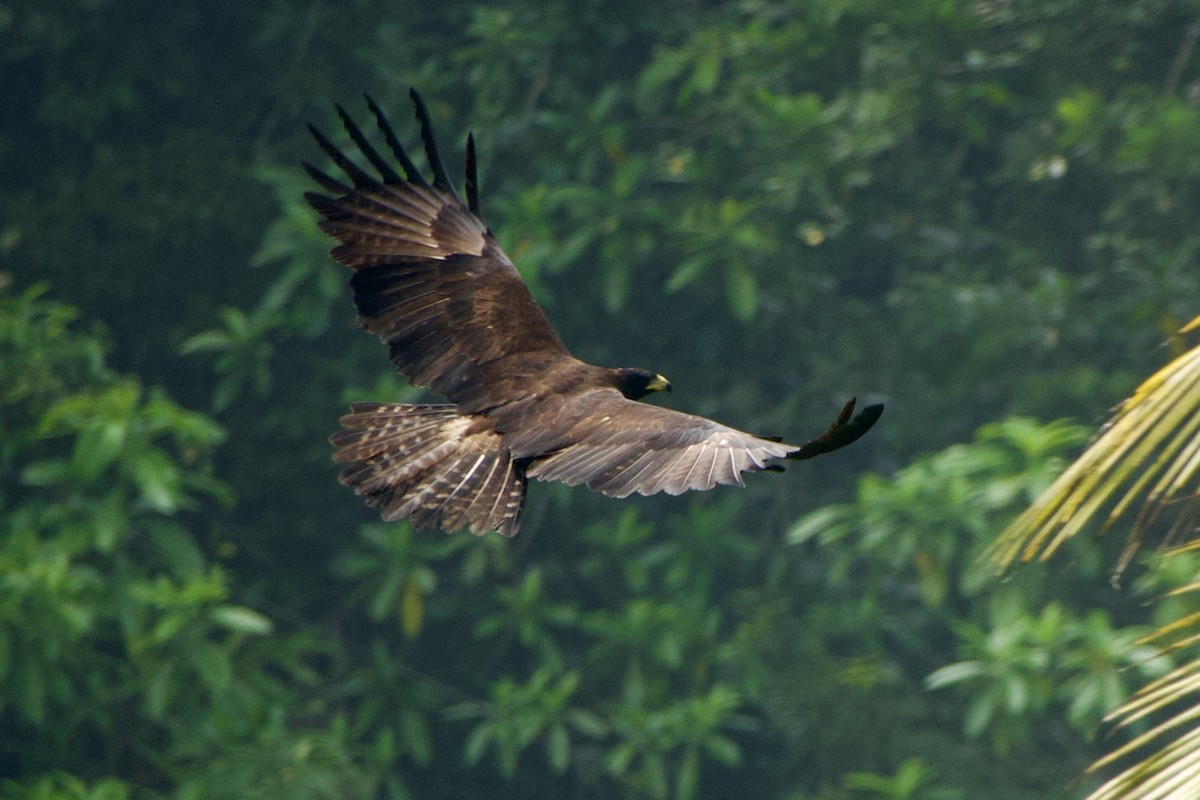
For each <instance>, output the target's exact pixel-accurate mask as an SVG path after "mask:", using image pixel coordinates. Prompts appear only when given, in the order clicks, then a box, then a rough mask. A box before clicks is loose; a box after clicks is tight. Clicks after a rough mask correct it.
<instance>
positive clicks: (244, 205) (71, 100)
mask: <svg viewBox="0 0 1200 800" xmlns="http://www.w3.org/2000/svg"><path fill="white" fill-rule="evenodd" d="M1197 19H1200V3H1197V2H1193V1H1192V0H1186V1H1183V0H1181V1H1179V2H1162V1H1161V0H1135V2H1117V1H1116V0H1098V1H1097V0H1089V1H1088V2H1083V0H1053V1H1052V2H1041V1H1039V2H1034V1H1033V0H1013V1H1012V2H970V3H967V2H960V3H956V2H945V0H936V1H935V0H918V2H910V3H895V2H889V1H888V0H857V1H855V2H851V0H819V1H806V2H801V1H800V0H797V1H796V2H788V1H786V0H781V1H780V2H772V1H771V0H745V2H737V3H708V4H705V3H683V2H667V3H661V4H655V5H654V6H653V8H652V10H648V7H647V6H646V5H645V4H644V3H635V2H632V0H586V1H585V2H573V3H564V2H553V1H551V2H545V1H544V0H539V1H538V2H532V0H516V2H510V3H505V4H496V5H484V4H474V3H466V2H461V3H460V2H442V3H427V2H408V1H407V0H405V1H403V2H391V3H383V2H376V1H375V0H352V1H351V2H344V3H334V2H328V1H327V0H313V1H312V2H308V3H304V4H290V3H282V2H274V3H265V4H247V3H244V2H232V0H216V2H211V3H205V4H192V6H189V7H182V6H179V5H177V4H164V3H151V2H148V1H147V0H127V1H126V2H122V3H116V2H111V1H106V0H45V1H44V2H38V3H24V4H11V3H10V4H0V70H2V71H3V74H2V75H0V77H2V78H3V85H4V86H5V91H4V92H0V174H2V175H4V187H5V189H6V191H5V192H4V195H3V198H2V199H0V204H2V210H3V213H2V214H0V286H2V287H3V288H2V289H0V476H2V477H3V480H0V795H3V796H5V797H9V796H12V797H17V798H39V800H41V799H43V798H55V799H56V800H57V798H88V799H89V800H108V798H123V797H129V798H134V797H136V798H144V797H170V798H180V800H183V799H184V798H201V797H203V798H223V797H229V798H235V797H236V798H244V797H287V798H290V799H293V800H294V799H297V798H347V797H353V798H374V797H387V798H392V797H414V798H424V797H461V798H484V797H487V798H492V797H496V796H512V797H534V796H551V797H579V798H591V797H604V798H612V797H628V798H643V797H644V798H666V797H671V798H676V797H678V798H699V797H714V798H716V797H721V798H724V797H729V796H734V795H736V796H753V797H762V798H789V799H791V800H800V799H801V798H803V799H804V800H818V799H819V800H859V799H860V798H863V799H865V798H916V797H921V798H926V797H928V798H956V797H957V798H985V799H986V798H996V799H997V800H999V799H1000V798H1004V799H1005V800H1009V799H1010V798H1044V797H1047V796H1060V795H1061V796H1083V795H1085V794H1086V793H1087V792H1088V791H1089V790H1090V789H1091V788H1093V787H1094V786H1095V785H1097V783H1098V780H1099V778H1098V777H1096V776H1086V777H1083V778H1079V776H1080V775H1081V773H1082V772H1083V770H1084V769H1085V768H1086V766H1087V765H1088V764H1089V763H1091V762H1092V761H1093V760H1094V759H1096V758H1097V757H1099V756H1100V755H1101V754H1103V753H1104V752H1106V751H1108V750H1110V749H1111V748H1112V747H1113V746H1115V745H1118V744H1119V743H1120V742H1122V741H1125V740H1126V738H1127V737H1129V736H1131V735H1134V734H1136V733H1137V731H1136V730H1133V731H1125V730H1117V731H1110V729H1109V728H1108V727H1106V726H1105V725H1104V724H1103V723H1102V722H1101V720H1102V718H1103V716H1104V715H1105V713H1107V712H1108V711H1109V710H1110V709H1112V708H1113V707H1115V706H1116V705H1118V704H1119V703H1120V702H1121V701H1122V700H1124V699H1126V698H1127V697H1129V696H1130V694H1131V692H1132V691H1133V689H1134V688H1135V687H1136V686H1138V685H1140V684H1142V683H1145V682H1146V681H1148V680H1150V679H1153V678H1154V677H1156V676H1160V675H1163V674H1166V673H1167V672H1168V670H1169V669H1170V667H1171V666H1172V663H1173V662H1177V661H1179V660H1180V659H1182V658H1184V657H1185V656H1186V653H1185V652H1179V653H1176V654H1173V655H1172V656H1171V657H1170V658H1151V657H1150V655H1151V654H1152V651H1151V650H1149V649H1148V648H1147V647H1146V646H1145V645H1142V644H1139V643H1138V637H1139V636H1140V634H1141V633H1142V632H1144V631H1145V630H1147V629H1148V627H1149V626H1152V625H1163V624H1165V623H1167V622H1169V621H1171V620H1172V619H1177V618H1181V617H1183V616H1185V615H1186V614H1187V613H1189V612H1191V611H1194V610H1196V609H1195V607H1194V604H1195V602H1196V600H1195V598H1194V597H1192V596H1191V595H1178V596H1169V597H1167V598H1166V599H1164V600H1162V601H1161V602H1155V603H1153V604H1147V602H1146V601H1147V600H1150V599H1154V598H1160V597H1163V596H1164V595H1165V593H1167V592H1169V591H1170V590H1172V589H1174V588H1176V587H1178V586H1181V585H1185V584H1187V583H1188V581H1190V580H1191V579H1193V578H1194V576H1195V574H1196V572H1197V562H1196V561H1195V556H1194V555H1191V554H1184V555H1183V556H1181V557H1177V558H1172V559H1170V560H1168V561H1165V562H1162V563H1158V562H1155V561H1154V560H1153V559H1152V558H1151V557H1149V554H1147V555H1145V556H1143V557H1141V558H1140V560H1137V561H1135V562H1134V563H1133V564H1132V565H1131V566H1130V567H1129V569H1128V570H1127V571H1126V573H1125V574H1124V576H1123V587H1122V588H1119V589H1118V588H1113V587H1110V586H1109V585H1108V582H1107V575H1108V569H1109V568H1110V566H1111V565H1112V564H1113V563H1114V561H1115V559H1116V556H1117V555H1118V554H1119V552H1120V550H1121V547H1122V544H1123V542H1124V540H1125V536H1123V535H1109V536H1106V537H1103V538H1098V539H1097V538H1095V537H1075V538H1073V539H1071V540H1070V541H1069V542H1066V543H1064V544H1063V546H1062V552H1060V553H1059V557H1058V558H1057V559H1056V560H1055V561H1054V562H1052V563H1051V564H1049V565H1047V566H1045V567H1042V566H1037V567H1032V568H1026V569H1019V570H1016V571H1014V572H1011V573H1009V574H1008V575H1007V576H1006V577H1005V578H1004V579H1003V580H997V579H996V577H995V576H994V575H993V574H992V570H991V568H990V567H988V566H987V565H986V564H983V563H981V562H980V561H978V557H979V555H980V554H981V553H983V552H984V551H985V549H986V547H987V545H988V544H989V543H990V542H991V541H992V540H993V539H994V538H995V537H996V535H997V534H998V533H999V532H1000V531H1001V530H1003V529H1004V527H1005V526H1006V525H1007V524H1008V523H1009V522H1011V521H1012V520H1013V519H1014V518H1016V517H1017V515H1019V514H1020V512H1021V511H1022V510H1023V509H1024V508H1025V507H1026V506H1027V505H1028V504H1029V503H1030V501H1031V500H1032V499H1033V498H1034V497H1036V496H1037V494H1038V493H1039V492H1040V491H1041V490H1042V489H1044V488H1045V487H1046V486H1048V485H1050V484H1051V482H1052V481H1053V479H1054V477H1055V475H1056V474H1057V473H1058V472H1059V471H1060V470H1061V469H1062V467H1063V465H1064V464H1065V462H1066V460H1068V459H1070V458H1073V457H1074V456H1075V455H1077V454H1078V453H1079V452H1080V450H1081V449H1082V448H1083V446H1084V443H1085V440H1086V439H1087V437H1088V435H1089V433H1090V432H1091V431H1092V430H1093V429H1094V428H1095V427H1096V425H1098V424H1099V423H1100V421H1101V420H1103V419H1104V418H1105V417H1106V413H1107V410H1108V409H1109V408H1110V407H1111V406H1112V405H1113V404H1114V403H1116V402H1118V401H1119V400H1121V398H1123V397H1125V396H1127V395H1128V394H1129V393H1130V392H1132V391H1133V390H1134V388H1135V387H1136V386H1137V385H1138V384H1139V382H1140V380H1141V378H1142V377H1144V376H1146V375H1150V374H1152V373H1153V372H1154V371H1155V369H1157V368H1158V367H1159V366H1161V365H1162V364H1164V363H1166V362H1167V361H1168V360H1169V359H1170V357H1171V356H1172V355H1174V354H1177V353H1178V352H1182V351H1183V349H1185V348H1186V347H1187V346H1189V345H1190V344H1193V343H1194V342H1192V341H1190V340H1188V339H1187V338H1186V337H1178V336H1176V335H1175V334H1174V331H1176V330H1177V329H1178V328H1179V326H1180V325H1181V324H1182V323H1183V322H1185V321H1187V320H1189V319H1191V318H1193V317H1194V316H1195V314H1196V308H1197V306H1198V305H1200V303H1198V301H1200V270H1198V269H1197V265H1196V256H1197V253H1198V252H1200V233H1198V232H1197V228H1196V225H1195V220H1196V219H1198V218H1200V181H1198V178H1200V105H1198V104H1197V97H1198V96H1200V56H1198V55H1197V54H1196V53H1195V52H1194V51H1195V45H1196V40H1197V34H1196V32H1197V31H1198V30H1200V28H1198V27H1197V23H1196V20H1197ZM410 85H415V86H418V87H420V88H421V90H422V92H423V94H424V95H425V97H426V98H427V99H428V100H430V101H431V103H430V109H429V111H430V115H431V117H432V120H433V122H434V123H435V124H436V125H437V127H438V129H439V134H440V136H441V137H442V139H443V140H444V141H445V142H447V143H450V142H455V143H460V142H463V141H465V138H466V133H467V128H468V126H469V127H471V128H472V129H473V130H474V132H475V134H476V140H477V142H478V149H479V153H478V166H479V176H478V177H479V184H480V197H481V198H482V201H483V208H482V214H483V217H484V219H486V221H487V224H488V225H489V226H490V227H491V228H492V229H493V230H494V231H495V232H496V235H497V238H498V241H499V244H500V245H501V246H502V247H503V249H504V251H505V252H506V253H507V254H508V255H509V256H511V258H512V260H513V262H514V263H515V264H517V265H518V267H519V268H520V269H521V271H522V278H523V279H524V280H525V282H526V283H527V284H528V285H529V286H530V288H531V290H532V292H533V294H534V296H535V298H536V299H537V301H538V303H539V304H540V305H541V306H542V307H543V308H544V309H545V311H546V315H547V317H548V319H549V320H550V322H551V323H552V324H553V325H554V326H555V328H556V329H557V330H558V332H559V333H560V334H561V337H562V339H563V341H564V342H565V343H566V344H567V346H568V347H570V348H571V350H572V352H574V353H575V355H577V356H578V357H580V358H581V359H583V360H586V361H588V362H589V363H595V364H638V365H650V366H653V368H654V370H655V371H657V372H661V373H662V374H664V375H669V376H670V378H671V382H672V384H673V388H674V391H673V398H672V399H673V404H674V405H676V406H677V407H681V408H687V409H688V410H689V411H692V412H695V413H698V414H701V415H703V416H705V417H710V418H715V419H720V420H721V421H722V422H725V423H728V424H730V425H733V426H736V427H737V428H739V429H742V430H752V431H755V432H761V433H764V434H791V433H793V432H796V431H800V432H807V431H808V429H809V428H808V426H809V425H811V424H812V421H814V420H816V421H820V420H825V419H828V418H831V417H833V416H834V415H835V414H836V413H837V411H838V409H839V408H840V407H841V405H842V403H843V402H844V400H845V399H846V398H847V397H849V396H851V395H855V394H858V395H859V397H860V399H862V400H863V401H865V402H887V404H888V407H889V410H888V414H887V416H886V418H885V422H884V424H881V425H880V426H878V428H877V429H876V430H874V431H873V432H872V433H871V435H869V436H867V437H865V438H863V439H862V440H861V441H859V442H858V443H856V444H855V445H854V446H853V447H851V448H847V449H846V450H844V451H841V452H840V453H839V454H837V456H835V457H832V458H823V459H819V460H816V461H813V462H807V463H804V464H797V465H796V468H794V469H789V471H788V473H787V474H785V475H766V476H759V478H760V479H759V480H755V481H752V482H748V485H747V487H746V488H745V489H741V490H736V491H733V490H729V491H724V492H720V493H717V492H709V493H704V494H697V493H691V494H686V495H681V496H678V497H668V496H655V497H650V498H641V497H634V498H629V499H625V500H621V501H615V500H612V499H609V498H604V497H601V496H599V495H596V494H594V493H591V492H582V491H572V490H569V489H565V488H561V487H555V486H554V485H553V484H547V485H545V486H539V487H538V488H539V489H543V490H545V491H539V492H537V493H536V496H532V495H531V500H530V503H529V505H528V507H527V508H526V510H525V516H524V521H523V523H522V534H521V536H520V537H518V538H516V539H513V540H508V539H503V538H501V537H499V536H485V537H479V538H476V537H470V536H459V537H444V536H443V535H442V534H440V533H437V532H433V531H422V532H414V531H412V530H411V529H410V528H409V527H408V526H407V525H405V524H402V523H391V524H388V523H381V522H379V521H378V518H377V515H376V514H375V513H374V512H372V511H370V510H369V509H363V508H362V507H361V505H360V503H359V502H358V501H357V500H356V499H355V498H354V497H353V496H351V495H350V494H349V493H348V492H346V490H345V489H344V488H342V487H340V486H339V485H338V484H337V481H336V471H337V467H336V465H334V464H332V463H331V462H330V459H329V456H330V448H329V447H328V445H327V444H326V443H325V440H326V437H327V436H328V435H329V433H330V430H329V429H330V427H331V425H330V422H331V420H335V419H336V418H337V417H338V416H339V415H340V414H341V413H344V410H345V408H346V405H347V404H348V403H349V402H350V401H352V400H370V401H374V402H380V403H395V402H402V403H418V402H424V401H425V400H426V397H425V395H422V394H421V393H420V392H419V391H417V390H414V389H411V388H410V387H408V385H407V383H406V382H405V381H404V380H403V379H402V378H401V377H399V376H395V375H392V374H390V373H388V372H387V371H386V370H385V369H381V361H382V354H381V353H380V349H379V345H378V343H377V342H375V341H372V340H371V337H367V336H363V335H361V333H359V332H358V331H356V330H355V327H354V325H353V321H354V316H355V310H354V308H353V306H352V304H351V303H350V300H349V294H350V293H349V291H348V289H347V286H346V281H347V275H346V274H345V273H346V272H347V271H346V270H344V269H342V268H341V267H339V266H337V265H335V264H333V263H331V262H330V260H329V258H328V256H327V255H326V253H327V251H328V247H329V242H328V239H327V238H326V237H325V236H324V234H322V233H321V232H320V231H319V230H318V228H317V218H316V215H315V214H314V213H313V212H312V211H311V210H310V209H309V208H308V206H307V205H306V204H305V203H304V201H303V199H302V193H303V192H304V191H305V190H306V189H310V188H312V187H311V183H310V181H309V179H308V177H307V176H305V175H304V173H303V172H302V171H301V170H300V169H299V166H298V164H299V162H300V161H301V160H302V159H309V160H311V159H312V158H313V150H314V148H313V146H312V143H311V139H310V138H309V135H308V132H307V131H306V129H305V123H307V122H313V123H314V124H316V125H317V126H318V127H320V128H322V129H324V130H326V131H333V130H336V129H337V128H338V125H339V123H338V120H337V118H336V116H335V115H334V114H333V113H332V104H333V103H335V102H341V103H345V104H349V103H352V102H357V98H358V97H359V96H360V94H361V92H362V91H363V90H364V89H365V90H368V91H369V92H370V93H371V94H372V96H374V97H375V98H376V99H378V100H379V101H380V103H381V104H382V105H384V106H385V107H388V108H392V107H396V108H400V107H402V104H404V103H406V102H407V100H406V93H407V89H408V87H409V86H410ZM393 116H394V117H397V118H398V117H399V113H397V112H393ZM402 136H404V137H405V141H404V144H405V145H406V146H408V147H409V148H410V149H412V148H414V147H416V146H418V144H419V143H418V140H417V137H416V136H415V134H414V135H411V136H410V135H408V134H407V133H404V132H402ZM333 140H334V143H335V144H337V145H338V146H339V147H343V148H344V147H346V146H348V145H349V144H351V143H350V140H349V138H348V137H344V136H334V137H333ZM449 146H450V145H449V144H446V145H444V147H445V148H446V149H447V150H448V149H449ZM450 173H451V174H450V177H451V178H452V179H453V180H454V181H456V182H459V183H460V182H461V180H462V177H463V176H462V175H461V174H459V173H458V172H457V171H456V170H455V169H454V168H453V165H451V169H450ZM601 330H602V331H605V335H604V336H596V335H594V333H595V331H601ZM716 376H719V379H717V377H716ZM1063 420H1070V421H1063ZM1117 766H1118V767H1119V765H1117Z"/></svg>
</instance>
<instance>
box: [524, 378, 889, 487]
mask: <svg viewBox="0 0 1200 800" xmlns="http://www.w3.org/2000/svg"><path fill="white" fill-rule="evenodd" d="M853 403H854V401H853V400H852V401H850V403H848V404H847V408H846V409H843V413H842V414H841V415H839V418H838V420H837V421H835V422H834V425H833V427H831V428H830V430H829V431H827V432H826V433H825V434H823V435H822V437H819V438H818V439H815V440H813V442H809V443H808V444H806V445H801V446H799V447H798V446H796V445H791V444H786V443H783V442H778V441H773V440H770V439H763V438H760V437H757V436H753V435H751V434H749V433H745V432H743V431H739V430H736V429H734V428H730V427H728V426H726V425H721V424H720V423H717V422H713V421H712V420H710V419H706V418H704V417H698V416H694V415H692V414H684V413H681V412H679V411H673V410H671V409H669V408H662V407H660V406H652V405H647V404H645V403H639V402H635V401H632V400H626V399H625V398H624V397H622V396H621V395H620V393H619V392H616V391H615V390H597V391H593V392H588V393H586V394H583V395H579V396H576V397H574V398H571V399H569V400H568V401H567V402H565V403H564V404H563V405H562V406H561V407H560V408H559V409H558V410H557V413H555V414H554V415H552V416H550V415H547V417H546V418H544V419H543V420H542V421H541V424H542V425H543V426H544V428H545V429H544V430H542V431H541V432H540V436H539V437H538V439H537V440H538V441H542V442H544V441H548V440H557V441H558V442H559V443H560V445H559V447H558V448H557V449H555V450H554V451H553V452H552V453H550V455H548V456H545V457H543V458H537V459H535V460H534V461H533V463H532V464H531V465H530V466H529V468H528V470H527V473H526V474H527V475H529V476H530V477H534V478H538V479H539V480H557V481H562V482H563V483H566V484H569V485H572V486H574V485H577V484H581V483H582V484H586V485H587V486H588V488H590V489H594V490H596V491H598V492H602V493H603V494H606V495H609V496H610V497H626V496H628V495H630V494H633V493H634V492H637V493H638V494H644V495H650V494H656V493H658V492H667V493H668V494H680V493H682V492H686V491H689V490H698V491H705V490H707V489H711V488H713V487H714V486H716V485H717V484H736V485H742V477H741V473H743V472H753V471H757V470H762V469H778V467H777V466H773V465H772V464H771V462H772V461H773V460H776V459H783V458H806V457H810V456H811V455H815V454H816V453H815V452H813V451H814V450H816V449H817V447H818V446H819V447H821V448H822V449H821V450H820V452H827V451H828V450H833V449H836V448H837V447H841V446H844V445H846V444H849V443H850V442H851V441H854V439H857V438H858V437H859V436H861V435H862V434H863V433H865V432H866V430H867V429H869V428H870V427H871V425H873V424H874V423H875V420H877V419H878V418H879V413H880V412H881V411H882V407H880V406H871V407H870V408H869V409H867V410H864V411H863V413H862V414H860V415H859V416H858V417H857V418H855V419H854V420H852V421H851V420H849V414H850V412H852V411H853V408H854V405H853ZM848 429H849V430H850V432H849V433H844V432H845V431H847V430H848ZM526 438H530V432H528V431H522V432H521V433H520V434H519V435H517V436H514V437H512V441H506V444H507V445H508V446H509V447H510V449H512V450H513V452H514V455H515V456H517V457H520V456H521V455H522V453H520V452H519V451H520V446H521V439H526ZM835 440H836V441H835ZM817 442H820V443H821V444H820V445H817V444H815V443H817ZM529 455H533V454H532V453H530V454H529Z"/></svg>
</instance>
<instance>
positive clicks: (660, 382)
mask: <svg viewBox="0 0 1200 800" xmlns="http://www.w3.org/2000/svg"><path fill="white" fill-rule="evenodd" d="M646 391H649V392H669V391H671V382H670V381H669V380H667V379H666V378H664V377H663V376H662V375H655V376H654V377H653V378H651V379H650V381H649V382H648V383H647V384H646Z"/></svg>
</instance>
